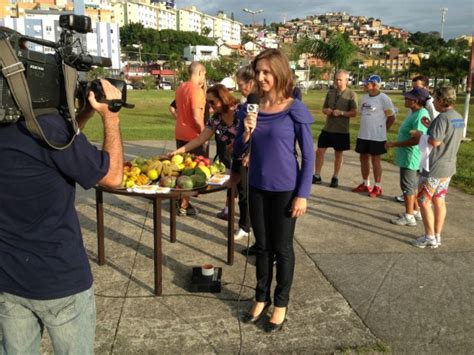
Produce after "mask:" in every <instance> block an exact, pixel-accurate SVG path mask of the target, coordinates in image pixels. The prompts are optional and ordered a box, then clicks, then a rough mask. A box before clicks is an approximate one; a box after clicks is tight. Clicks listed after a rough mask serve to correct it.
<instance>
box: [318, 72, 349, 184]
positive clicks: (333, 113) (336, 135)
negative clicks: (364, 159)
mask: <svg viewBox="0 0 474 355" xmlns="http://www.w3.org/2000/svg"><path fill="white" fill-rule="evenodd" d="M334 81H335V88H333V89H331V90H329V91H328V93H327V95H326V99H325V100H324V104H323V113H324V114H325V115H326V124H325V125H324V127H323V129H322V131H321V134H320V135H319V137H318V149H317V150H316V162H315V169H314V170H315V172H314V175H313V184H321V183H322V179H321V175H320V174H321V169H322V167H323V164H324V155H325V154H326V150H327V148H333V149H334V154H335V159H334V171H333V175H332V178H331V184H330V185H329V186H330V187H338V185H339V180H338V175H339V170H340V169H341V166H342V153H343V152H344V151H345V150H349V149H350V148H351V145H350V136H349V119H350V118H351V117H355V116H356V115H357V96H356V94H355V93H354V92H353V91H352V90H350V89H349V88H348V87H347V83H348V81H349V73H348V72H347V71H345V70H339V71H338V72H337V73H336V76H335V80H334Z"/></svg>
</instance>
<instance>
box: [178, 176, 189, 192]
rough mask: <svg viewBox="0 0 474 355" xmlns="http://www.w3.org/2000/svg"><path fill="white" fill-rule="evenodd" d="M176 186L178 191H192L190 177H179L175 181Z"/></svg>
mask: <svg viewBox="0 0 474 355" xmlns="http://www.w3.org/2000/svg"><path fill="white" fill-rule="evenodd" d="M176 186H177V187H178V188H180V189H192V188H193V179H192V178H191V177H190V176H186V175H181V176H180V177H179V178H178V179H177V180H176Z"/></svg>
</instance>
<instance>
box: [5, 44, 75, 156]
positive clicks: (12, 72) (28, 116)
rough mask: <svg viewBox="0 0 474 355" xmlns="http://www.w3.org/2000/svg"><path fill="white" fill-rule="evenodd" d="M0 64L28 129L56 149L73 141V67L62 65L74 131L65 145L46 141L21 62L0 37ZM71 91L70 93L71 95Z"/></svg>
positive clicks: (65, 146) (63, 147) (67, 145)
mask: <svg viewBox="0 0 474 355" xmlns="http://www.w3.org/2000/svg"><path fill="white" fill-rule="evenodd" d="M0 65H1V67H2V74H3V76H4V77H5V79H7V82H8V86H9V87H10V92H11V93H12V96H13V98H14V100H15V102H16V104H17V105H18V108H19V109H20V111H21V112H22V113H23V116H24V117H25V122H26V127H27V129H28V131H29V132H30V133H31V134H32V135H34V136H35V137H37V138H39V139H41V140H43V141H44V142H45V143H46V144H47V145H48V146H50V147H51V148H53V149H56V150H63V149H66V148H68V147H69V146H70V145H71V144H72V143H73V141H74V138H75V137H76V135H77V134H79V129H78V125H77V122H76V119H75V110H74V89H75V86H74V87H73V88H72V90H71V85H75V83H76V78H77V72H76V70H75V69H74V68H72V67H70V66H68V65H64V68H63V69H64V81H65V85H66V95H67V102H68V107H69V112H70V115H71V122H72V124H73V130H74V133H73V135H72V137H71V140H70V141H69V142H67V143H66V144H65V145H56V144H53V143H51V142H50V141H48V139H47V138H46V136H45V135H44V132H43V130H42V128H41V126H40V124H39V123H38V120H37V119H36V116H35V113H34V111H33V107H32V105H31V94H30V90H29V88H28V83H27V81H26V77H25V74H24V71H25V67H24V65H23V63H22V62H20V61H19V59H18V57H17V56H16V54H15V51H14V50H13V48H12V46H11V44H10V42H9V40H8V38H6V37H3V38H0ZM71 92H72V95H71Z"/></svg>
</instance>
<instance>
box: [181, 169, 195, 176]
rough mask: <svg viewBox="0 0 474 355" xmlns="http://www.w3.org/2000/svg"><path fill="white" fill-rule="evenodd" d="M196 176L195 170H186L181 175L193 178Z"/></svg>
mask: <svg viewBox="0 0 474 355" xmlns="http://www.w3.org/2000/svg"><path fill="white" fill-rule="evenodd" d="M193 174H194V168H184V169H183V171H182V172H181V175H187V176H191V175H193Z"/></svg>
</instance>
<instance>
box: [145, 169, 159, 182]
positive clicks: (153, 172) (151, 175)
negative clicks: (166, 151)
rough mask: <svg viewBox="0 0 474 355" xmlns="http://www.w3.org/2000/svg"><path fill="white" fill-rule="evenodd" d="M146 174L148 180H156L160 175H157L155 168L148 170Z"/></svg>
mask: <svg viewBox="0 0 474 355" xmlns="http://www.w3.org/2000/svg"><path fill="white" fill-rule="evenodd" d="M146 175H147V176H148V178H149V179H150V180H157V179H158V178H159V177H160V175H158V171H157V170H156V169H150V170H148V172H147V174H146Z"/></svg>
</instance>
